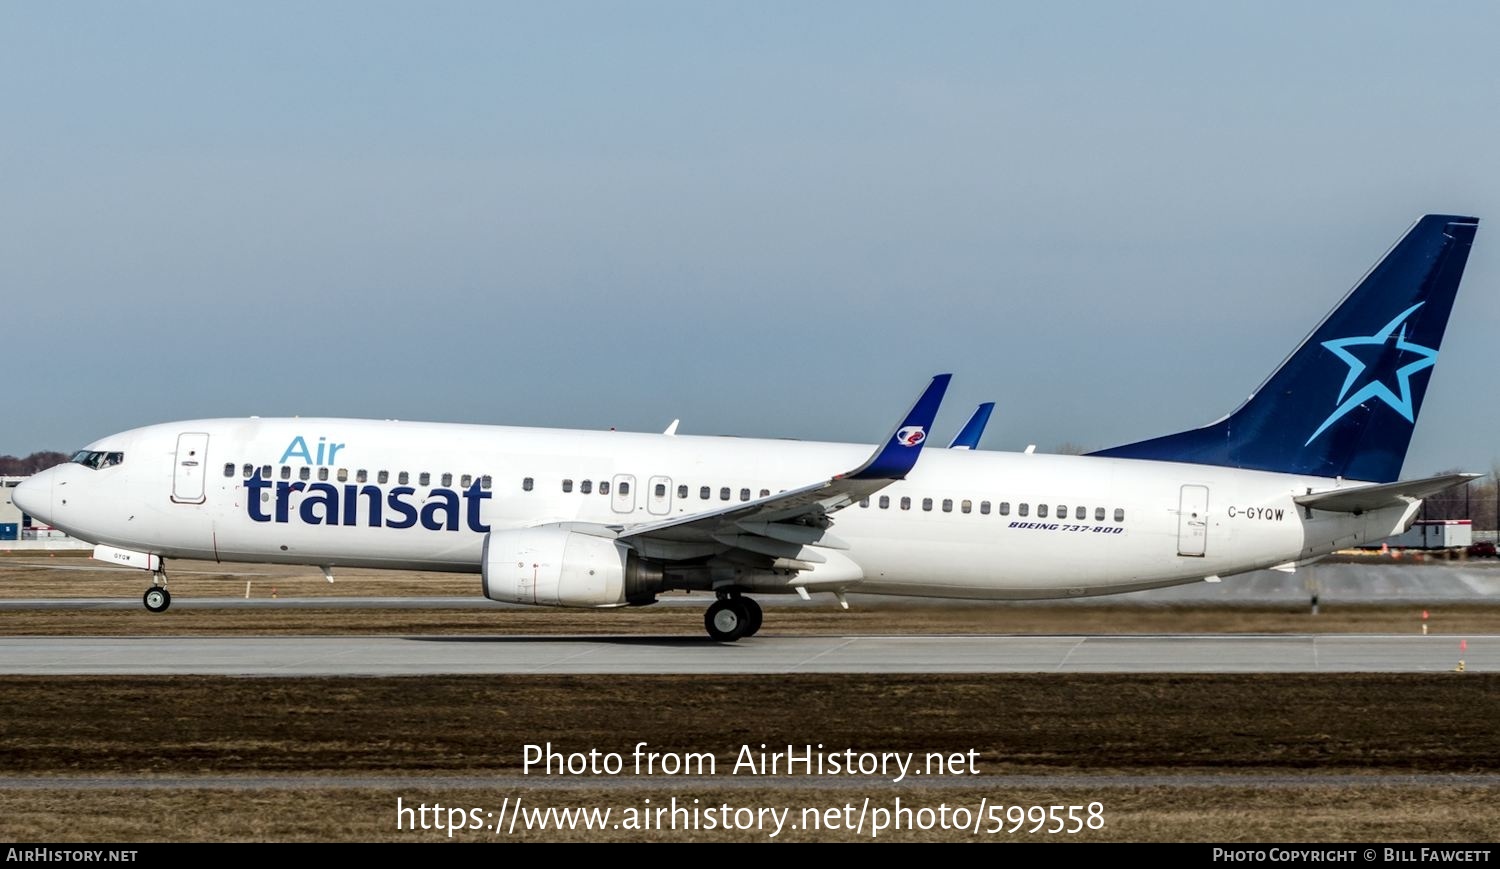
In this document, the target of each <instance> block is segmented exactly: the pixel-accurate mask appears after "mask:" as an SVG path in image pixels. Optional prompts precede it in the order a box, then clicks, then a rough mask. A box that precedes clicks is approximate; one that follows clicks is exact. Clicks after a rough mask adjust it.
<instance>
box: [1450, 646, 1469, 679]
mask: <svg viewBox="0 0 1500 869" xmlns="http://www.w3.org/2000/svg"><path fill="white" fill-rule="evenodd" d="M1468 650H1469V641H1468V640H1459V641H1458V653H1459V654H1460V655H1462V654H1463V653H1464V652H1467V651H1468ZM1463 671H1464V659H1463V658H1459V659H1458V666H1457V667H1454V668H1453V672H1455V673H1462V672H1463Z"/></svg>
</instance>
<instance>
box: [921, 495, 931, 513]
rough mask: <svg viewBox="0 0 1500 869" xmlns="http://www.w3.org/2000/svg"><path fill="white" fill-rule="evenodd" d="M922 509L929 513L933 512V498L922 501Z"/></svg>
mask: <svg viewBox="0 0 1500 869" xmlns="http://www.w3.org/2000/svg"><path fill="white" fill-rule="evenodd" d="M922 509H923V510H926V511H927V512H928V513H931V512H932V499H931V498H923V499H922Z"/></svg>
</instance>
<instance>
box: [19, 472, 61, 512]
mask: <svg viewBox="0 0 1500 869" xmlns="http://www.w3.org/2000/svg"><path fill="white" fill-rule="evenodd" d="M53 476H54V474H53V473H52V471H50V470H47V471H42V472H41V473H40V474H37V475H35V476H33V477H30V478H28V479H26V480H23V481H22V482H21V485H19V486H17V487H15V488H14V489H12V490H11V494H10V502H11V503H12V504H14V505H16V506H17V507H19V508H20V509H21V512H22V513H25V514H27V515H29V516H32V517H34V518H36V519H40V520H41V521H42V522H44V523H46V524H48V525H50V524H52V478H53Z"/></svg>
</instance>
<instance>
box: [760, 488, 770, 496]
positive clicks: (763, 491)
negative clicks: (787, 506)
mask: <svg viewBox="0 0 1500 869" xmlns="http://www.w3.org/2000/svg"><path fill="white" fill-rule="evenodd" d="M760 496H761V497H762V498H769V497H771V490H770V489H761V490H760Z"/></svg>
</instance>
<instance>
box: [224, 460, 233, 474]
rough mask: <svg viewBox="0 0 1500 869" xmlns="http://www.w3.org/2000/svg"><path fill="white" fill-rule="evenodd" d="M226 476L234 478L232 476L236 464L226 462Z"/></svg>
mask: <svg viewBox="0 0 1500 869" xmlns="http://www.w3.org/2000/svg"><path fill="white" fill-rule="evenodd" d="M224 476H226V477H232V476H234V462H225V463H224Z"/></svg>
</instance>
